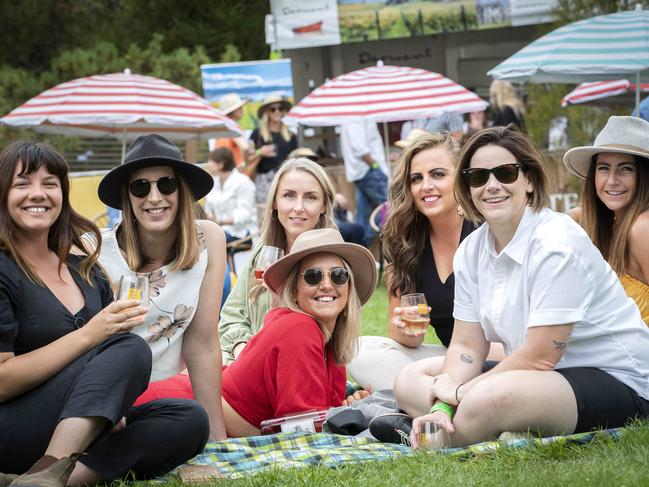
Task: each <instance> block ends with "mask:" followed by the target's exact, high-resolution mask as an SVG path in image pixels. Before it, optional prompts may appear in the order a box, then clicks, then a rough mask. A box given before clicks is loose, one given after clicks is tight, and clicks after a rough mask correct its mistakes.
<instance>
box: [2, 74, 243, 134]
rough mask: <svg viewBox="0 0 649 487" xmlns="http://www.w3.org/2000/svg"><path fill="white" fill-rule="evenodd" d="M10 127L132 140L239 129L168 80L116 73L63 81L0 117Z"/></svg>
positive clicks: (229, 131)
mask: <svg viewBox="0 0 649 487" xmlns="http://www.w3.org/2000/svg"><path fill="white" fill-rule="evenodd" d="M0 122H2V123H4V124H7V125H11V126H14V127H30V128H34V129H35V130H37V131H39V132H49V133H57V134H66V135H81V136H98V135H112V136H114V137H116V138H120V139H122V138H123V139H134V138H136V137H137V136H139V135H142V134H144V133H150V132H156V133H159V134H162V135H164V136H166V137H168V138H170V139H173V140H176V141H182V140H188V139H192V138H195V137H200V136H203V137H231V136H239V135H241V133H242V132H241V129H240V128H239V127H238V125H237V124H236V123H234V122H233V121H232V120H231V119H230V118H228V117H226V116H225V115H224V114H222V113H221V112H220V111H218V110H217V109H216V108H214V107H212V106H211V105H210V104H209V103H208V102H207V100H204V99H203V98H201V97H200V96H198V95H197V94H196V93H194V92H192V91H189V90H187V89H185V88H182V87H181V86H178V85H175V84H173V83H170V82H169V81H166V80H162V79H158V78H154V77H151V76H142V75H137V74H130V73H128V72H126V73H116V74H105V75H97V76H89V77H86V78H79V79H75V80H73V81H68V82H66V83H62V84H60V85H57V86H55V87H54V88H50V89H49V90H46V91H44V92H43V93H41V94H40V95H38V96H36V97H34V98H32V99H31V100H28V101H27V102H25V103H24V104H22V105H20V106H19V107H18V108H15V109H14V110H12V111H11V112H9V113H8V114H7V115H5V116H4V117H2V118H0Z"/></svg>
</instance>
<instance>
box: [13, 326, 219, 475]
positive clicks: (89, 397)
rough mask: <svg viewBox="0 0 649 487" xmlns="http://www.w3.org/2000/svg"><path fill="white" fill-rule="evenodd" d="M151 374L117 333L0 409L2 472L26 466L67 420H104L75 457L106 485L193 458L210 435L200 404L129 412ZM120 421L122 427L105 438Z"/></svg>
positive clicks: (142, 354) (171, 402) (147, 362)
mask: <svg viewBox="0 0 649 487" xmlns="http://www.w3.org/2000/svg"><path fill="white" fill-rule="evenodd" d="M150 373H151V350H150V349H149V346H148V345H147V344H146V343H145V342H144V340H142V338H140V337H139V336H137V335H134V334H120V335H115V336H113V337H110V338H108V339H107V340H105V341H104V342H103V343H102V344H101V345H99V346H98V347H96V348H94V349H93V350H91V351H90V352H88V353H86V354H84V355H82V356H81V357H79V358H78V359H77V360H75V361H74V362H72V363H71V364H69V365H68V366H67V367H65V368H64V369H63V370H61V372H59V373H58V374H57V375H55V376H54V377H52V378H51V379H50V380H48V381H47V382H45V383H43V384H41V385H40V386H38V387H36V388H34V389H32V390H31V391H28V392H26V393H25V394H22V395H20V396H18V397H15V398H13V399H11V400H9V401H6V402H4V403H2V404H0V472H4V473H23V472H25V471H26V470H27V469H29V467H30V466H31V465H32V464H33V463H34V462H35V461H36V460H38V459H39V458H40V457H41V456H42V455H43V454H44V453H45V450H46V448H47V445H48V444H49V442H50V439H51V437H52V433H53V432H54V429H55V428H56V426H57V424H58V423H59V421H61V420H62V419H65V418H83V417H93V416H94V417H101V418H105V419H106V420H107V426H106V429H105V431H104V432H103V433H102V434H101V435H100V436H99V438H97V439H96V440H95V442H94V443H93V444H92V445H91V446H90V448H88V450H87V455H84V456H83V457H82V458H81V460H80V461H81V462H82V463H84V464H85V465H86V466H88V467H89V468H91V469H93V470H94V471H96V472H97V473H98V474H99V475H100V476H101V477H102V478H103V479H105V480H115V479H119V478H122V477H124V476H125V475H127V474H129V472H131V471H132V472H133V473H134V474H135V476H136V477H137V478H142V479H145V478H151V477H155V476H157V475H161V474H163V473H165V472H167V471H169V470H171V469H172V468H174V467H176V466H177V465H179V464H181V463H183V462H184V461H185V460H187V459H189V458H191V457H192V456H195V455H197V454H198V453H200V451H201V450H202V448H203V447H204V446H205V443H206V442H207V438H208V434H209V423H208V419H207V414H206V413H205V411H204V410H203V408H202V407H201V406H200V405H199V404H198V403H196V402H194V401H188V400H180V399H162V400H159V401H154V402H151V403H148V404H144V405H142V406H138V407H132V404H133V402H135V399H136V398H137V397H138V396H139V395H140V394H141V393H142V392H143V391H144V390H145V389H146V387H147V385H148V381H149V376H150ZM123 416H126V418H127V421H126V428H124V429H123V430H122V431H119V432H117V433H114V434H110V430H111V429H112V427H113V425H114V424H115V423H116V422H117V421H119V420H120V418H122V417H123Z"/></svg>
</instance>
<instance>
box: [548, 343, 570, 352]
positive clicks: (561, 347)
mask: <svg viewBox="0 0 649 487" xmlns="http://www.w3.org/2000/svg"><path fill="white" fill-rule="evenodd" d="M552 342H553V343H554V349H555V350H561V351H564V350H565V349H566V348H568V342H558V341H556V340H552Z"/></svg>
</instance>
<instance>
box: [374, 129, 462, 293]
mask: <svg viewBox="0 0 649 487" xmlns="http://www.w3.org/2000/svg"><path fill="white" fill-rule="evenodd" d="M435 147H444V148H445V149H446V150H447V151H448V152H449V154H450V155H451V157H452V159H453V162H455V161H457V156H458V154H459V152H460V145H459V144H458V143H457V141H456V140H455V139H454V138H453V137H452V136H451V134H449V133H448V132H439V133H432V134H425V135H421V136H419V137H417V138H416V139H415V140H414V141H412V143H411V144H410V145H409V146H408V147H407V148H406V149H405V150H404V151H403V153H402V154H401V157H400V159H399V162H398V163H397V167H396V169H395V171H394V176H393V178H392V183H391V184H390V194H389V205H390V214H389V217H388V221H387V222H386V224H385V226H384V227H383V236H382V238H383V250H384V252H385V258H386V260H387V266H386V271H387V274H389V275H390V276H391V279H390V289H389V291H390V294H392V295H393V296H397V293H401V294H404V293H408V292H411V291H412V290H414V288H415V276H416V275H417V265H418V263H419V259H420V256H421V254H422V252H423V251H424V247H425V246H426V239H428V236H429V233H428V232H429V224H428V220H427V219H426V217H425V216H424V215H422V214H421V213H420V212H419V210H417V208H416V207H415V202H414V200H413V198H412V192H411V191H410V167H411V165H412V159H413V158H414V157H415V156H416V155H417V154H419V153H420V152H422V151H425V150H427V149H432V148H435Z"/></svg>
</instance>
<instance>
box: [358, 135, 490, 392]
mask: <svg viewBox="0 0 649 487" xmlns="http://www.w3.org/2000/svg"><path fill="white" fill-rule="evenodd" d="M459 152H460V146H459V144H458V142H457V141H456V140H455V138H454V137H453V136H451V135H450V134H449V133H448V132H441V133H433V134H426V133H424V134H423V135H420V136H419V137H416V138H414V139H413V140H412V141H411V143H410V145H409V146H407V147H406V148H405V149H404V151H403V153H402V155H401V159H400V160H399V163H398V164H397V167H396V168H395V171H394V178H393V179H392V183H391V185H390V200H389V205H390V212H389V216H388V219H387V222H386V224H385V226H384V227H383V251H384V253H385V257H386V261H387V268H386V283H387V288H388V300H389V305H388V306H389V310H390V311H389V317H388V324H387V325H388V326H387V328H388V336H387V337H379V336H363V337H360V339H359V352H358V355H357V356H356V357H355V358H354V360H353V361H352V362H351V363H350V365H349V373H350V375H351V376H352V377H353V378H354V380H356V382H358V383H359V384H361V386H363V387H364V388H365V389H368V388H369V387H371V388H372V389H373V390H381V389H392V386H393V384H394V379H395V378H396V376H397V374H398V373H399V371H400V370H401V369H402V368H403V367H405V366H406V365H409V364H412V363H413V362H415V361H418V360H422V359H428V360H427V361H426V362H425V363H426V366H427V367H432V366H433V365H431V364H436V366H437V370H438V371H439V370H440V369H441V366H442V363H443V356H444V354H445V353H446V347H448V346H449V343H450V341H451V335H452V334H453V297H454V295H455V276H454V274H453V257H454V255H455V252H456V251H457V249H458V246H459V245H460V244H461V242H462V241H463V240H464V239H465V238H466V237H467V236H468V235H469V234H471V232H473V230H474V229H475V228H476V227H475V225H474V224H473V222H471V221H470V220H467V219H465V218H464V214H463V212H462V211H461V209H460V208H459V206H458V204H457V201H456V199H455V195H454V194H453V181H454V177H455V172H456V166H457V158H458V154H459ZM409 293H424V294H425V296H426V302H427V303H428V306H430V308H431V310H430V326H432V327H433V329H434V330H435V333H436V335H437V337H438V339H439V341H440V343H441V345H428V344H424V343H423V341H424V335H425V333H426V329H422V330H419V331H416V332H413V331H408V330H407V329H406V328H405V324H404V322H403V321H402V308H401V304H400V301H401V296H402V295H403V294H409ZM496 348H497V347H496ZM494 355H495V356H500V355H498V351H497V349H495V351H494Z"/></svg>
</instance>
